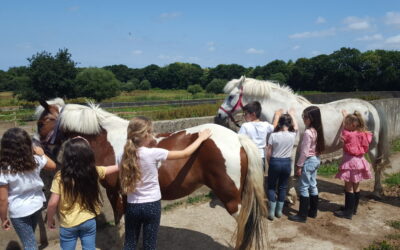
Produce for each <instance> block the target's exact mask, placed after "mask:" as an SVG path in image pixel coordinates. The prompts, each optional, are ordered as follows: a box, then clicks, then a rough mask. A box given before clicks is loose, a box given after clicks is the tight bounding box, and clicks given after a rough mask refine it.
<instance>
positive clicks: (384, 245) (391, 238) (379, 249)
mask: <svg viewBox="0 0 400 250" xmlns="http://www.w3.org/2000/svg"><path fill="white" fill-rule="evenodd" d="M386 224H388V225H389V226H391V227H393V228H394V229H396V231H397V232H396V233H394V234H389V235H386V236H385V240H382V241H375V242H374V243H373V244H371V245H370V246H368V247H367V248H364V250H392V249H393V250H394V249H400V221H387V222H386Z"/></svg>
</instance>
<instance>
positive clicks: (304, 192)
mask: <svg viewBox="0 0 400 250" xmlns="http://www.w3.org/2000/svg"><path fill="white" fill-rule="evenodd" d="M320 163H321V160H320V159H319V157H317V156H310V157H308V158H307V160H306V161H305V162H304V166H303V169H302V171H301V176H300V186H299V191H300V195H301V196H304V197H310V195H318V188H317V170H318V168H319V165H320Z"/></svg>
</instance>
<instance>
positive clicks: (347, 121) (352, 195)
mask: <svg viewBox="0 0 400 250" xmlns="http://www.w3.org/2000/svg"><path fill="white" fill-rule="evenodd" d="M342 114H343V116H344V120H343V131H342V140H343V160H342V164H341V165H340V167H339V172H338V173H337V174H336V178H338V179H341V180H343V181H344V187H345V190H346V193H345V207H344V210H343V211H336V212H335V215H336V216H339V217H343V218H346V219H351V218H352V216H353V214H356V213H357V208H358V202H359V200H360V188H359V183H360V181H362V180H367V179H371V178H372V175H371V170H370V167H369V163H368V161H367V160H366V159H365V158H364V154H365V153H367V152H368V147H369V144H370V143H371V140H372V133H371V132H369V131H367V127H366V126H365V123H364V120H363V118H362V116H361V114H360V113H359V112H357V111H355V112H354V113H353V114H349V115H347V112H346V111H345V110H343V111H342Z"/></svg>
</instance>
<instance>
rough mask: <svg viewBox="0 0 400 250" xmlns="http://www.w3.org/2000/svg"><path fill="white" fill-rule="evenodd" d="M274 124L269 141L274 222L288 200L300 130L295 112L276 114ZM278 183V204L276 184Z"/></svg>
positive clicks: (270, 210)
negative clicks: (290, 177) (294, 150)
mask: <svg viewBox="0 0 400 250" xmlns="http://www.w3.org/2000/svg"><path fill="white" fill-rule="evenodd" d="M273 124H274V125H275V126H276V127H275V129H274V132H273V133H272V134H271V135H270V137H269V139H268V147H267V162H268V163H269V168H268V193H267V195H268V203H269V204H268V206H269V210H268V219H270V220H273V219H274V217H275V215H276V217H278V218H280V217H281V216H282V209H283V205H284V202H285V198H286V189H287V185H288V179H289V176H290V173H291V171H292V170H291V160H290V157H291V155H292V149H293V145H294V141H295V139H296V134H297V133H296V132H297V130H298V126H297V122H296V119H295V118H294V110H290V111H289V114H282V111H281V110H278V111H276V112H275V118H274V122H273ZM277 183H278V203H277V202H276V197H275V195H276V191H275V190H276V184H277Z"/></svg>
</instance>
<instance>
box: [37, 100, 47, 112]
mask: <svg viewBox="0 0 400 250" xmlns="http://www.w3.org/2000/svg"><path fill="white" fill-rule="evenodd" d="M39 103H40V105H41V106H42V107H43V108H44V109H45V110H47V111H49V104H48V103H47V102H46V101H45V100H39Z"/></svg>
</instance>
